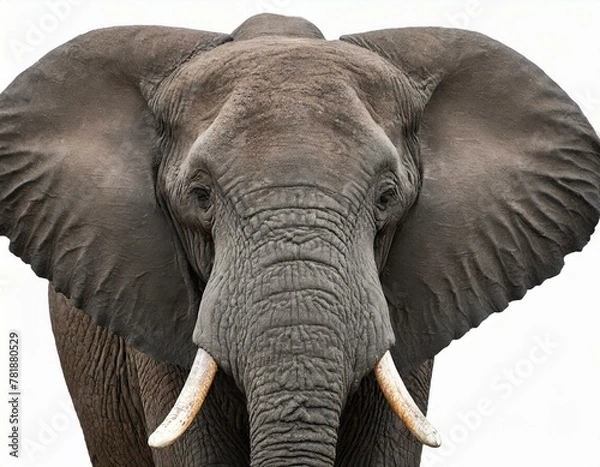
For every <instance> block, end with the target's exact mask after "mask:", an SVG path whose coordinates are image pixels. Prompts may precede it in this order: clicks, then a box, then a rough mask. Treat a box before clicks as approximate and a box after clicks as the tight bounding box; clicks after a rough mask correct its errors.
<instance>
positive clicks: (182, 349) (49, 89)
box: [0, 27, 226, 365]
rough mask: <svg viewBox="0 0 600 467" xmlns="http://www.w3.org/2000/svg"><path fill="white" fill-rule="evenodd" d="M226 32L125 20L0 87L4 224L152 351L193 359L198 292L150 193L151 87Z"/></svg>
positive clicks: (70, 292) (35, 264) (68, 290)
mask: <svg viewBox="0 0 600 467" xmlns="http://www.w3.org/2000/svg"><path fill="white" fill-rule="evenodd" d="M223 40H226V36H223V35H220V34H214V33H206V32H200V31H192V30H184V29H174V28H159V27H122V28H112V29H106V30H98V31H93V32H91V33H88V34H86V35H83V36H80V37H78V38H76V39H74V40H73V41H71V42H68V43H67V44H65V45H63V46H61V47H59V48H57V49H55V50H54V51H52V52H50V53H49V54H48V55H46V56H45V57H44V58H42V59H41V60H40V61H39V62H38V63H36V64H35V65H33V66H32V67H31V68H29V69H28V70H26V71H25V72H24V73H22V74H21V75H20V76H19V77H18V78H17V79H16V80H15V81H14V82H13V83H12V84H11V85H10V86H9V87H8V88H7V89H6V90H5V91H4V92H3V93H2V94H1V95H0V234H2V235H6V236H8V237H9V238H10V240H11V250H12V251H13V252H14V253H15V254H17V255H19V256H20V257H21V258H22V259H23V260H24V261H26V262H28V263H30V264H31V265H32V268H33V269H34V271H35V272H36V273H37V274H38V275H40V276H42V277H46V278H48V279H50V280H51V281H52V284H53V286H54V287H55V288H56V289H57V290H58V291H60V292H62V293H64V294H65V295H67V296H68V297H70V298H71V299H72V301H73V302H74V304H75V305H76V306H77V307H79V308H82V309H84V310H86V311H87V312H88V313H89V314H91V315H92V317H93V318H94V320H95V321H96V322H97V323H98V324H100V325H102V326H107V327H109V328H111V329H112V330H113V331H114V332H116V333H117V334H119V335H122V336H125V337H127V339H128V341H129V342H130V343H131V344H133V345H134V346H136V347H137V348H139V349H140V350H142V351H144V352H146V353H148V354H149V355H151V356H153V357H155V358H158V359H161V360H165V361H168V362H171V363H175V364H180V365H188V364H189V363H190V362H191V361H192V359H193V355H194V353H195V349H194V348H193V345H192V339H191V333H192V330H193V328H194V323H195V317H196V313H197V309H198V304H199V300H200V294H201V291H200V284H198V283H196V280H195V279H194V276H193V275H192V274H191V273H190V271H189V266H188V264H187V261H186V259H185V256H184V254H183V251H182V248H181V246H180V244H179V241H178V239H177V236H176V234H175V230H174V229H173V228H172V226H171V225H170V220H169V218H168V217H167V216H165V215H164V214H163V211H162V209H161V207H160V205H159V202H158V200H157V198H156V196H155V178H156V170H157V166H158V163H159V162H160V154H159V153H158V151H157V149H156V143H157V138H158V135H157V130H156V128H157V122H156V121H155V119H154V115H153V114H152V111H151V110H150V108H149V105H148V99H149V98H151V97H152V94H153V90H154V88H155V87H156V86H157V85H158V83H160V81H161V80H163V79H165V78H166V77H167V76H168V75H169V74H170V73H171V72H172V71H173V70H175V69H176V68H177V66H178V65H179V64H180V63H182V62H183V61H184V60H186V59H187V58H189V57H190V56H191V55H192V54H196V53H199V52H200V51H201V50H203V49H208V48H210V47H211V46H214V45H215V44H216V43H218V42H219V41H223Z"/></svg>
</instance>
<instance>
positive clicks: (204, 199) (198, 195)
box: [192, 186, 211, 211]
mask: <svg viewBox="0 0 600 467" xmlns="http://www.w3.org/2000/svg"><path fill="white" fill-rule="evenodd" d="M192 194H193V196H194V199H195V200H196V203H198V207H199V208H200V209H202V210H204V211H207V210H208V209H210V206H211V190H210V188H209V187H207V186H198V187H195V188H194V189H193V190H192Z"/></svg>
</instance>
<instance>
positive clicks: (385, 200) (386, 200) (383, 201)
mask: <svg viewBox="0 0 600 467" xmlns="http://www.w3.org/2000/svg"><path fill="white" fill-rule="evenodd" d="M399 198H400V195H399V193H398V187H397V186H396V185H386V186H384V187H383V188H382V189H381V190H380V191H379V193H378V195H377V199H376V201H375V205H376V206H377V209H379V210H380V211H385V210H386V209H388V208H389V207H391V206H393V205H394V204H396V203H397V202H398V200H399Z"/></svg>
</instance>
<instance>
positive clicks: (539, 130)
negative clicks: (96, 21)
mask: <svg viewBox="0 0 600 467" xmlns="http://www.w3.org/2000/svg"><path fill="white" fill-rule="evenodd" d="M599 215H600V141H599V139H598V137H597V135H596V133H595V131H594V130H593V128H592V127H591V125H590V124H589V122H588V121H587V119H586V118H585V116H584V115H583V114H582V112H581V110H580V109H579V107H578V106H577V105H576V104H575V103H574V102H573V101H572V100H571V99H570V98H569V96H568V95H567V94H566V93H565V92H564V91H563V90H562V89H561V88H560V87H559V86H558V85H557V84H556V83H554V82H553V81H552V80H551V79H550V78H549V77H548V76H547V75H546V74H545V73H544V72H543V71H542V70H541V69H539V68H538V67H537V66H535V65H534V64H533V63H531V62H530V61H529V60H527V59H526V58H525V57H523V56H521V55H520V54H518V53H517V52H515V51H514V50H512V49H510V48H508V47H506V46H504V45H502V44H501V43H499V42H497V41H495V40H493V39H491V38H489V37H487V36H484V35H481V34H479V33H475V32H472V31H466V30H459V29H450V28H435V27H416V28H398V29H387V30H379V31H372V32H366V33H358V34H352V35H346V36H342V37H341V38H340V39H339V40H334V41H329V40H326V39H325V38H324V37H323V35H322V33H321V32H320V30H319V29H318V28H317V27H316V26H315V25H313V24H312V23H310V22H309V21H307V20H305V19H302V18H298V17H285V16H279V15H273V14H261V15H257V16H253V17H251V18H250V19H248V20H247V21H245V22H244V23H243V24H242V25H240V26H239V27H238V28H237V29H236V30H235V31H233V32H232V33H231V34H225V33H215V32H207V31H198V30H191V29H182V28H174V27H161V26H120V27H113V28H108V29H100V30H95V31H91V32H89V33H87V34H84V35H82V36H79V37H77V38H75V39H73V40H71V41H69V42H67V43H66V44H64V45H62V46H60V47H58V48H57V49H55V50H53V51H51V52H49V53H48V54H47V55H46V56H45V57H43V58H42V59H41V60H40V61H39V62H37V63H35V64H34V65H32V66H31V67H30V68H29V69H27V70H26V71H25V72H23V73H22V74H21V75H20V76H18V77H17V78H16V79H15V80H14V81H13V83H12V84H10V85H9V87H8V88H7V89H6V90H5V91H4V92H3V93H2V94H1V95H0V234H1V235H4V236H7V237H8V238H9V240H10V248H11V251H12V252H13V253H15V254H16V255H18V256H19V257H21V258H22V259H23V260H24V261H25V262H27V263H29V264H30V265H31V267H32V269H33V270H34V271H35V273H36V274H38V275H39V276H41V277H44V278H47V279H48V280H49V282H50V285H49V292H48V294H49V307H50V314H51V321H52V328H53V332H54V335H55V340H56V346H57V350H58V353H59V357H60V360H61V365H62V368H63V373H64V376H65V380H66V382H67V386H68V389H69V392H70V394H71V397H72V399H73V404H74V406H75V409H76V412H77V415H78V418H79V421H80V424H81V426H82V429H83V432H84V436H85V441H86V444H87V448H88V451H89V454H90V459H91V461H92V463H93V465H95V466H150V465H154V466H173V465H177V466H237V467H239V466H245V465H246V466H252V467H265V466H269V467H274V466H339V467H341V466H418V465H419V463H420V458H421V451H422V446H423V444H427V445H431V446H438V445H439V444H440V443H441V442H442V440H441V439H440V436H439V434H438V432H437V431H436V430H435V428H434V427H433V426H432V425H431V424H430V423H429V422H428V421H427V419H426V418H425V413H426V409H427V403H428V395H429V387H430V382H431V376H432V371H433V360H434V357H435V356H436V354H437V353H438V352H439V351H441V350H442V349H443V348H445V347H446V346H448V345H449V344H450V343H451V342H452V341H453V340H455V339H458V338H460V337H461V336H463V335H464V334H465V333H466V332H467V331H468V330H470V329H472V328H474V327H477V326H478V325H479V324H480V323H481V322H482V321H483V320H484V319H485V318H486V317H488V316H489V315H490V314H492V313H494V312H500V311H502V310H504V309H505V308H506V307H507V306H508V304H509V302H511V301H513V300H518V299H520V298H522V297H523V296H524V294H525V293H526V291H527V290H528V289H530V288H532V287H534V286H536V285H539V284H541V283H542V282H543V281H544V280H545V279H547V278H549V277H552V276H554V275H556V274H558V273H559V272H560V270H561V268H562V266H563V264H564V257H565V256H566V255H567V254H569V253H571V252H574V251H579V250H581V249H582V248H583V247H584V246H585V244H586V243H587V242H588V240H589V238H590V236H591V234H592V232H593V230H594V228H595V225H596V223H597V222H598V218H599Z"/></svg>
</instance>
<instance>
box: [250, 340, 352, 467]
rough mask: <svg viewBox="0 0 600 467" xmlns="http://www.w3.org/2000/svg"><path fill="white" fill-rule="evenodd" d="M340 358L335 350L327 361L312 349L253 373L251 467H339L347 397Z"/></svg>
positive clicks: (266, 365) (286, 357)
mask: <svg viewBox="0 0 600 467" xmlns="http://www.w3.org/2000/svg"><path fill="white" fill-rule="evenodd" d="M305 345H306V346H307V350H308V348H309V347H310V346H311V345H314V346H315V348H319V347H320V346H321V345H324V342H322V343H319V342H314V341H313V342H312V343H306V344H305ZM315 353H316V352H315ZM339 357H340V356H339V354H338V352H336V351H335V350H334V349H333V348H331V355H328V356H327V357H325V358H323V356H321V357H316V356H315V355H311V352H310V351H307V352H306V353H305V354H303V355H296V356H294V355H291V354H288V355H285V356H280V357H279V358H276V359H272V358H269V359H268V360H269V361H268V362H267V363H266V364H264V365H261V366H260V367H255V368H254V369H253V371H252V372H253V373H255V375H254V377H253V381H255V383H253V384H252V385H251V387H250V388H248V391H247V397H248V413H249V421H250V448H251V466H252V467H266V466H269V467H275V466H307V467H308V466H323V467H325V466H333V465H334V462H335V454H336V443H337V432H338V427H339V422H340V418H341V412H342V407H343V405H344V401H345V397H346V394H347V390H346V388H345V384H344V382H343V380H344V379H345V377H344V376H343V373H347V372H345V370H344V362H343V359H341V358H339ZM258 358H259V359H260V358H261V357H258Z"/></svg>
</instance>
